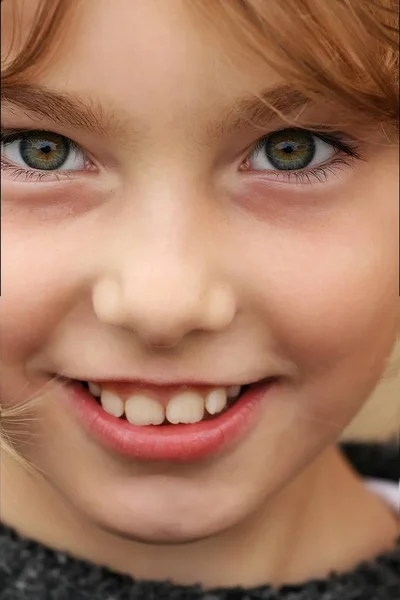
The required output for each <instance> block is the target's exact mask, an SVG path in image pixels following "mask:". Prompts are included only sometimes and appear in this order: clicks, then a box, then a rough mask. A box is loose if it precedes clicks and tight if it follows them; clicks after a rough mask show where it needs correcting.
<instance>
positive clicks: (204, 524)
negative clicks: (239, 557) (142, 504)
mask: <svg viewBox="0 0 400 600" xmlns="http://www.w3.org/2000/svg"><path fill="white" fill-rule="evenodd" d="M88 517H89V518H90V520H91V521H92V522H95V524H96V526H97V527H99V528H100V529H102V530H103V531H106V532H107V533H110V534H112V535H114V536H118V537H120V538H123V539H126V540H131V541H136V542H140V543H142V544H149V545H181V544H190V543H193V542H196V541H200V540H204V539H206V538H208V537H212V536H214V535H216V534H218V533H221V532H222V531H223V530H224V529H226V528H228V527H229V524H227V523H226V524H225V526H224V527H221V525H222V524H221V522H219V523H217V522H216V521H215V519H205V520H204V519H203V520H202V521H199V518H198V515H196V514H193V515H191V516H190V515H186V517H185V518H180V517H179V515H178V514H175V515H173V514H171V513H169V514H165V513H164V514H162V512H160V514H158V515H150V514H148V512H147V511H146V509H144V510H143V513H142V515H141V516H140V517H139V518H135V519H129V518H127V517H126V516H125V517H124V516H122V515H120V514H119V515H112V514H108V515H102V514H93V513H92V514H91V515H88Z"/></svg>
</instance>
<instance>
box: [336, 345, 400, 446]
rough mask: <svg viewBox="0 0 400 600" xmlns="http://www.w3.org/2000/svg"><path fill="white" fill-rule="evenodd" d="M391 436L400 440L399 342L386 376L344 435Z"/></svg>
mask: <svg viewBox="0 0 400 600" xmlns="http://www.w3.org/2000/svg"><path fill="white" fill-rule="evenodd" d="M389 437H396V438H397V439H398V440H399V442H400V342H399V343H398V344H397V347H396V349H395V352H394V355H393V360H392V362H391V366H390V367H389V369H388V372H387V374H386V376H385V377H384V378H383V379H382V381H381V383H380V384H379V386H378V387H377V389H376V390H375V392H374V393H373V394H372V396H371V398H370V399H369V401H368V402H367V403H366V404H365V405H364V407H363V409H362V410H361V411H360V412H359V413H358V415H357V417H356V418H355V419H354V420H353V421H352V423H350V425H349V426H348V427H347V429H346V430H345V431H344V432H343V435H342V439H345V440H348V439H350V440H354V439H356V440H384V439H387V438H389Z"/></svg>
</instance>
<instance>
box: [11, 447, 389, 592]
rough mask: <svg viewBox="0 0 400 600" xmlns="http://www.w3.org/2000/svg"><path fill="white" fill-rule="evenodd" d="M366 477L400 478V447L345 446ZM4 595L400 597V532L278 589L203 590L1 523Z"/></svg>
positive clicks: (344, 448)
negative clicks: (125, 568)
mask: <svg viewBox="0 0 400 600" xmlns="http://www.w3.org/2000/svg"><path fill="white" fill-rule="evenodd" d="M342 450H343V451H344V452H345V454H346V455H347V457H348V458H349V460H350V461H351V462H352V464H353V466H354V467H355V468H356V469H357V470H358V471H359V473H360V474H362V475H363V476H366V477H372V478H377V479H385V480H391V481H396V482H398V481H399V478H400V477H399V476H400V460H399V449H398V447H397V445H396V444H395V443H392V444H388V445H385V446H379V445H376V444H375V445H371V444H369V445H366V444H346V445H342ZM0 600H400V537H399V539H398V544H397V548H396V549H395V550H393V551H390V552H387V553H385V554H382V555H380V556H378V557H377V558H376V559H375V560H373V561H371V562H365V563H363V564H360V565H359V566H358V567H357V568H355V569H354V570H353V571H351V572H348V573H344V574H337V573H332V574H331V575H330V576H329V577H328V578H327V579H324V580H315V581H309V582H307V583H305V584H303V585H299V586H293V585H292V586H285V587H282V588H280V589H275V588H272V587H270V586H268V585H265V586H262V587H258V588H252V589H242V588H229V589H222V588H221V589H215V590H212V591H205V590H204V589H202V588H201V587H199V586H190V587H187V586H176V585H174V584H172V583H169V582H154V581H136V580H134V579H132V578H131V577H129V576H126V575H122V574H119V573H115V572H112V571H110V570H108V569H107V568H103V567H99V566H96V565H94V564H91V563H89V562H85V561H82V560H77V559H75V558H73V557H72V556H69V555H68V554H66V553H63V552H55V551H53V550H52V549H50V548H47V547H45V546H43V545H41V544H39V543H37V542H34V541H31V540H27V539H24V538H22V537H20V536H19V535H18V534H17V533H16V532H15V531H14V530H12V529H10V528H8V527H6V526H4V525H0Z"/></svg>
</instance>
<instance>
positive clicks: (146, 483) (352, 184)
mask: <svg viewBox="0 0 400 600" xmlns="http://www.w3.org/2000/svg"><path fill="white" fill-rule="evenodd" d="M34 5H35V2H33V1H32V3H30V7H31V8H32V13H34ZM189 5H190V3H187V2H182V1H180V0H157V1H153V0H147V1H146V2H132V0H119V1H118V10H115V6H114V3H113V2H109V1H108V0H85V2H84V3H80V4H79V5H77V7H78V10H77V18H76V19H75V20H74V23H73V26H72V27H71V29H70V30H68V32H67V31H66V32H65V33H66V37H65V42H64V45H63V46H62V48H61V49H60V54H59V56H57V59H54V60H53V62H52V63H51V65H50V67H49V68H47V69H45V70H44V71H43V72H42V74H41V75H38V76H37V77H36V79H35V80H34V82H32V83H34V85H35V89H34V90H30V91H29V93H25V94H23V93H21V90H20V92H19V94H18V93H17V92H16V93H15V95H14V97H11V96H10V98H9V99H8V100H6V102H5V104H4V106H3V109H2V117H3V130H5V132H6V134H7V135H9V131H10V130H15V129H17V130H18V129H24V130H33V131H36V132H38V131H43V130H45V131H47V132H49V131H50V132H53V133H51V134H49V133H47V134H46V135H47V137H45V138H43V134H41V135H42V137H41V138H40V134H38V133H36V134H35V133H29V134H24V137H22V139H21V135H22V134H16V135H15V136H14V137H12V138H10V137H8V138H7V139H6V141H7V143H6V144H5V145H4V146H3V148H2V155H3V158H2V166H3V173H2V200H3V215H2V219H3V247H4V256H3V265H2V266H3V273H2V277H3V295H4V297H3V299H2V306H1V322H2V338H1V361H2V363H1V365H2V374H1V398H2V404H3V406H4V407H6V408H7V407H11V406H12V405H14V404H16V403H18V402H20V401H21V400H22V399H24V398H27V397H28V396H30V395H32V394H34V393H36V392H39V391H41V392H43V397H42V398H41V399H40V401H39V402H38V403H37V404H35V405H34V406H33V407H32V409H31V410H32V413H34V417H35V418H33V419H30V420H29V421H25V422H24V432H15V435H16V439H17V440H20V442H21V441H22V440H24V443H20V445H19V449H20V451H21V452H22V453H23V455H24V456H25V457H26V458H28V459H29V460H30V461H32V462H33V463H34V464H35V465H36V466H37V467H38V468H39V469H41V470H43V471H44V472H45V473H46V476H47V478H48V480H49V481H50V482H51V484H52V485H53V486H54V488H56V489H57V490H58V491H59V492H60V494H61V495H62V496H63V497H64V498H66V499H67V501H68V502H69V503H71V504H73V505H74V506H75V507H76V508H77V509H78V511H80V513H81V514H83V515H86V516H88V517H89V518H90V519H92V520H93V521H94V522H96V523H98V524H100V525H101V526H102V527H105V528H107V529H108V530H112V531H115V532H123V533H124V535H126V536H128V537H137V538H140V539H146V540H153V541H156V540H158V541H160V540H161V541H184V540H191V539H195V538H200V537H205V536H208V535H211V534H213V533H216V532H218V531H222V530H223V529H225V528H227V527H229V526H232V525H234V524H235V523H238V522H239V521H240V520H242V519H244V518H245V517H246V516H248V515H249V514H250V513H251V512H252V511H254V510H255V509H256V508H257V507H260V506H261V505H263V504H265V502H266V501H268V499H270V498H272V496H273V495H274V494H276V493H277V491H278V490H279V489H281V488H282V487H283V486H284V485H285V484H287V483H288V482H289V481H290V480H292V479H293V480H294V478H295V477H296V476H297V475H298V474H299V472H300V471H301V470H302V469H303V468H304V467H305V466H306V465H307V464H308V463H309V462H310V461H311V459H312V458H313V457H314V456H315V455H316V454H317V453H318V452H319V451H320V450H322V448H324V447H326V446H328V445H329V444H330V443H333V442H334V441H335V440H336V439H337V437H338V436H339V434H340V432H341V431H342V429H343V428H344V427H345V425H347V424H348V422H349V421H350V420H351V418H352V417H353V416H354V415H355V414H356V412H357V411H358V409H359V408H360V407H361V405H362V403H363V402H364V401H365V399H366V397H367V395H368V394H369V392H370V391H371V389H372V388H373V387H374V385H375V383H376V382H377V380H378V378H379V376H380V374H381V373H382V371H383V369H384V365H385V360H386V358H387V356H388V354H389V352H390V349H391V347H392V345H393V342H394V339H395V335H396V333H397V322H398V298H397V272H398V264H397V240H398V230H397V229H398V212H397V211H398V198H397V188H398V166H397V165H398V162H397V161H398V157H397V148H396V147H394V146H393V145H390V143H389V142H388V140H387V138H386V137H385V135H384V131H383V129H382V128H381V127H379V126H378V125H377V126H376V128H374V127H371V128H369V130H368V131H366V130H365V131H361V130H360V129H359V128H358V129H354V130H352V129H351V128H350V129H349V128H347V129H346V130H345V131H343V132H339V133H338V132H335V136H336V137H334V138H324V139H322V138H320V137H317V136H313V135H312V134H311V133H309V132H307V131H306V132H303V133H300V132H299V131H293V130H292V131H287V132H286V133H282V134H274V132H277V131H279V130H282V129H284V128H285V127H286V128H287V127H288V125H287V124H286V123H285V122H283V121H281V120H279V118H277V117H276V116H275V117H272V115H271V114H270V113H268V112H267V111H266V110H265V111H264V112H263V114H262V116H261V111H260V110H258V111H254V110H253V113H257V114H258V117H259V118H258V122H257V125H256V124H255V123H250V122H249V121H247V122H246V120H245V119H244V118H243V114H242V111H243V110H244V109H246V110H249V109H251V105H254V96H253V92H254V91H256V92H257V93H259V94H264V93H265V92H270V91H271V90H274V89H276V88H278V87H280V86H282V85H285V83H286V82H285V81H284V80H283V79H281V78H280V77H279V75H277V74H276V73H275V72H273V71H272V70H271V69H270V68H269V67H267V66H266V65H265V64H264V62H262V61H261V59H258V58H256V57H255V56H252V57H250V56H249V57H248V58H246V55H245V54H242V55H240V53H237V52H236V51H235V50H234V49H233V48H232V49H231V48H229V47H228V45H227V44H225V40H223V39H220V40H218V39H217V38H216V37H215V38H213V37H212V36H211V35H209V32H208V31H206V30H205V29H204V27H205V22H203V21H200V20H199V19H198V17H197V16H196V14H195V13H194V12H193V10H192V7H189ZM5 10H6V9H5ZM6 17H7V15H6V14H5V18H6ZM5 26H6V27H7V21H6V22H5ZM25 26H26V27H27V28H28V29H29V26H30V23H29V19H28V18H26V20H25ZM9 31H11V24H10V28H9ZM6 43H7V37H6V36H5V38H4V44H6ZM44 88H45V89H46V90H47V91H48V90H51V91H52V92H54V93H56V94H57V98H56V99H54V98H49V97H48V98H46V97H45V96H44V95H43V93H44V92H43V90H44ZM60 98H64V100H63V106H61V101H60ZM283 98H284V99H285V100H289V99H290V93H289V92H288V91H286V92H285V93H284V95H283ZM295 100H296V98H295ZM297 100H298V98H297ZM24 103H28V104H29V106H25V105H24ZM293 108H294V109H295V110H299V104H297V105H294V107H293ZM302 110H303V109H302ZM304 110H305V112H304V115H308V116H309V117H310V118H311V119H313V120H314V121H315V122H317V123H319V124H320V125H327V124H329V122H330V120H332V118H333V117H334V116H336V115H337V112H336V109H335V107H334V106H331V105H330V104H329V103H325V104H323V103H321V105H319V106H315V107H311V108H310V107H308V108H305V109H304ZM261 117H262V118H261ZM260 119H261V120H260ZM271 134H274V135H271ZM266 135H268V136H269V137H267V138H266V139H265V140H263V141H262V142H261V143H260V144H258V146H257V142H258V141H259V140H260V138H262V137H263V136H266ZM35 136H36V137H35ZM38 136H39V137H38ZM61 136H65V138H67V139H68V140H73V141H74V143H75V145H71V144H68V142H67V141H65V138H63V137H61ZM339 138H340V141H335V140H339ZM43 139H44V141H43ZM40 140H42V141H40ZM359 155H360V156H361V157H362V160H361V159H360V158H359V157H358V156H359ZM54 375H61V376H65V377H69V378H72V379H77V380H85V381H95V380H97V381H99V380H101V381H103V382H110V380H118V381H119V384H118V383H117V384H116V387H115V386H114V388H113V385H112V384H110V383H108V384H107V383H104V387H107V386H108V389H109V390H112V389H114V391H115V389H117V390H120V391H119V394H120V395H122V396H123V392H121V390H122V386H121V382H123V381H127V380H140V382H142V384H143V383H144V382H147V383H149V382H152V385H150V384H149V385H148V386H147V388H146V389H148V393H149V394H150V395H151V393H152V390H153V391H154V390H157V389H158V388H157V387H156V384H159V385H162V384H163V383H164V384H165V383H176V384H179V383H188V384H189V383H190V382H195V383H197V384H198V385H200V386H201V385H208V386H210V387H218V386H219V385H223V386H227V385H237V384H244V383H246V384H247V383H251V382H256V381H259V380H261V379H263V378H265V377H269V376H274V377H276V383H275V384H273V385H271V386H270V388H269V389H268V391H267V393H266V394H265V396H264V398H263V399H262V400H259V401H258V406H257V407H256V409H255V410H256V413H255V414H256V417H254V415H253V417H252V418H251V423H250V425H249V426H248V427H247V428H246V429H245V431H244V433H243V434H241V435H240V437H239V439H237V440H235V442H234V443H233V442H232V443H230V444H228V445H227V446H226V447H225V446H223V447H222V446H221V445H220V446H219V447H218V448H216V449H215V450H213V451H212V452H210V453H209V454H208V455H207V457H202V456H198V457H194V455H193V456H192V459H191V460H186V461H185V460H184V461H182V460H175V459H174V460H168V461H165V460H162V459H161V458H158V459H157V460H148V458H146V457H142V458H138V457H132V456H130V457H128V456H126V455H125V454H123V453H121V452H119V451H117V450H116V449H115V448H113V449H110V448H109V447H106V445H104V444H103V443H101V442H100V441H99V440H98V438H97V437H96V436H93V435H92V434H91V433H89V432H88V430H87V428H86V427H85V426H84V424H83V422H82V420H81V418H80V417H79V416H78V415H77V412H76V410H74V407H72V406H71V404H73V403H72V402H71V392H70V391H68V389H65V385H63V384H62V383H60V382H55V383H53V384H51V383H50V381H51V379H52V378H53V377H54ZM46 384H48V385H46ZM118 385H119V386H120V387H118ZM128 387H129V386H128ZM194 387H196V386H194ZM127 389H128V388H127ZM129 389H130V390H132V389H133V390H134V389H136V391H137V385H136V388H135V386H134V384H131V387H130V388H129ZM129 389H128V392H129ZM196 389H197V388H196ZM207 389H208V388H207ZM164 391H165V390H164ZM189 391H191V390H190V385H189ZM161 393H163V392H161ZM229 410H233V409H228V412H229ZM226 414H228V413H226ZM169 427H171V428H173V427H175V425H170V426H169ZM187 427H195V426H194V425H188V426H187ZM28 429H29V433H31V434H33V435H32V436H27V435H26V431H27V430H28ZM157 435H158V434H157V433H156V436H157ZM155 444H157V440H156V441H155ZM187 450H188V456H189V455H190V453H191V448H188V449H187ZM183 454H185V453H184V452H183Z"/></svg>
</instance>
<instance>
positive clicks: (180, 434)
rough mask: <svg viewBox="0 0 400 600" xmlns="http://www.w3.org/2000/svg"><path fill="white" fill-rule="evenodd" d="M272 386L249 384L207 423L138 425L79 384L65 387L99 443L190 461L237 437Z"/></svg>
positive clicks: (139, 455) (142, 455) (132, 453)
mask: <svg viewBox="0 0 400 600" xmlns="http://www.w3.org/2000/svg"><path fill="white" fill-rule="evenodd" d="M275 384H276V382H274V381H269V382H265V383H262V384H259V385H257V386H254V387H253V388H249V389H248V390H246V391H245V392H244V393H243V395H242V396H240V397H239V399H238V400H237V401H236V402H235V403H234V404H233V405H232V406H231V407H230V408H229V409H228V410H227V411H225V412H224V413H222V414H221V415H219V416H217V417H215V418H213V419H210V420H208V421H201V422H199V423H193V424H188V425H186V424H179V425H148V426H143V427H138V426H136V425H132V424H131V423H129V421H126V420H125V419H119V418H116V417H113V416H112V415H109V414H108V413H107V412H105V411H104V410H103V408H102V407H101V406H100V404H99V403H97V402H96V400H95V399H94V398H93V396H92V395H91V394H90V393H89V392H88V391H86V390H85V389H84V388H83V387H82V385H81V384H79V383H76V382H69V383H68V385H67V386H66V388H65V389H66V390H67V392H68V394H67V398H68V400H70V404H72V406H73V407H74V408H75V410H76V412H77V414H78V418H79V420H80V421H81V422H82V424H83V427H84V428H85V430H86V431H87V432H88V433H89V434H91V435H92V436H93V437H94V438H95V439H96V440H97V441H98V442H100V444H102V445H103V446H105V447H107V448H109V449H111V450H113V451H114V452H117V453H118V454H121V455H123V456H128V457H130V458H136V459H141V460H157V461H160V460H161V461H194V460H200V459H204V458H207V457H208V456H211V455H213V454H216V453H218V452H221V451H222V450H224V449H226V448H228V447H231V446H233V445H234V444H236V443H238V442H239V441H240V440H242V439H243V438H244V437H245V436H246V435H247V434H248V433H249V431H251V429H252V428H253V427H254V426H255V425H256V423H257V422H258V419H257V416H258V413H259V409H260V407H261V404H262V403H261V401H262V400H263V399H264V397H265V396H266V394H267V392H268V391H269V390H270V389H271V388H272V387H273V386H274V385H275Z"/></svg>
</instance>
